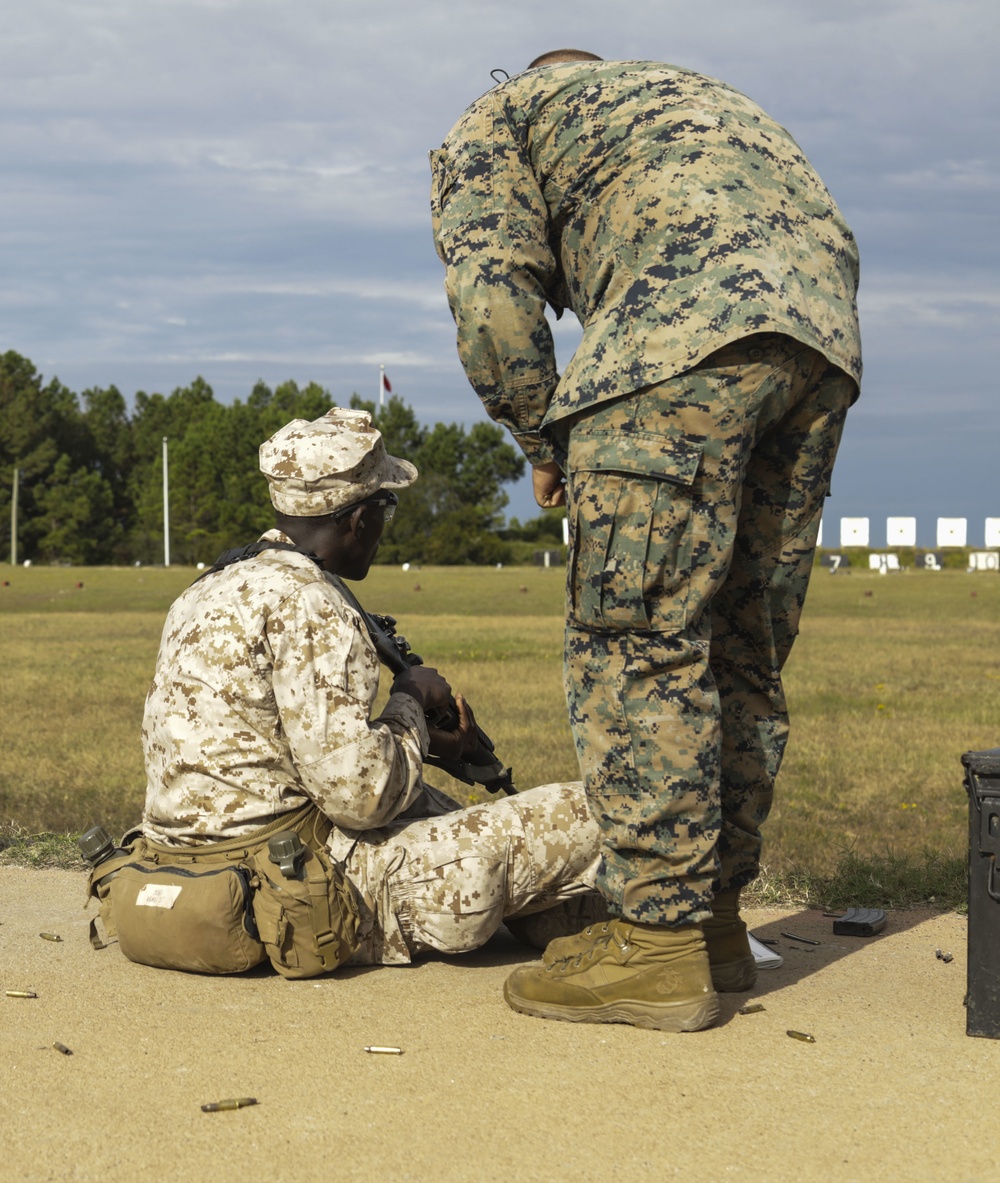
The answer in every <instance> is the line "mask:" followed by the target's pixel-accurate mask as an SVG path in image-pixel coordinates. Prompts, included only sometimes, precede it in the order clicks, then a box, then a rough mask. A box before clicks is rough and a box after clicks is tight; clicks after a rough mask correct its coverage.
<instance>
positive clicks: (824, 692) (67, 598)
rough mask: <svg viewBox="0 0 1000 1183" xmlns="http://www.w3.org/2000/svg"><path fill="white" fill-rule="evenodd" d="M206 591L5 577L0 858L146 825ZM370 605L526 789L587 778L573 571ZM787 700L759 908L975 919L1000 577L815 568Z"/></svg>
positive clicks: (381, 596) (385, 582) (998, 712)
mask: <svg viewBox="0 0 1000 1183" xmlns="http://www.w3.org/2000/svg"><path fill="white" fill-rule="evenodd" d="M196 574H197V572H194V571H192V570H190V569H184V568H171V569H170V570H166V571H165V570H163V569H158V568H124V569H112V568H85V569H81V568H30V569H23V568H15V569H9V568H8V569H7V570H6V571H3V572H2V573H0V584H2V582H3V581H6V582H7V586H0V661H2V663H3V669H4V678H3V679H2V681H0V711H2V717H3V719H4V748H3V758H2V761H0V860H6V861H19V862H25V863H29V864H33V865H46V860H55V861H56V863H57V864H58V863H59V862H60V860H63V861H65V860H67V859H69V860H72V859H75V842H74V841H73V839H72V835H75V834H76V833H78V832H80V831H81V830H83V829H85V828H87V827H88V826H89V825H91V824H92V823H93V822H95V821H103V822H104V823H105V824H106V825H108V826H109V828H111V829H112V830H117V831H118V832H121V831H123V830H124V829H126V828H128V827H129V826H131V825H132V824H134V822H135V821H136V820H137V818H138V816H139V813H140V812H141V808H142V794H143V781H144V778H143V771H142V758H141V751H140V748H139V738H138V733H139V725H140V721H141V717H142V705H143V698H144V696H145V691H146V688H147V686H148V683H149V680H150V677H151V675H152V670H153V663H154V660H155V656H156V648H157V644H158V640H159V633H160V629H161V627H162V622H163V617H164V614H165V612H166V609H167V607H168V605H169V603H170V602H171V600H172V599H173V598H174V596H175V595H176V594H177V593H178V592H179V591H180V590H181V589H182V588H184V587H186V586H187V584H188V583H190V582H191V580H192V579H193V578H194V577H195V575H196ZM79 583H82V584H83V586H82V587H78V586H77V584H79ZM354 590H355V591H356V592H357V594H358V595H359V597H360V598H361V600H362V602H363V603H364V604H365V605H366V606H367V607H369V608H371V609H372V610H374V611H380V612H389V613H391V614H392V615H394V616H396V617H397V620H398V627H399V631H400V632H401V633H403V634H404V635H405V636H406V637H407V638H408V640H409V641H410V643H411V644H412V646H413V648H414V649H415V650H416V651H417V652H419V653H420V654H421V655H422V656H423V657H424V658H425V660H426V661H427V663H428V664H431V665H436V666H438V667H439V668H440V669H441V671H442V672H443V673H444V674H445V676H447V677H448V678H449V680H450V681H451V682H452V685H453V686H454V687H455V688H456V689H458V690H461V691H462V692H463V693H465V694H466V695H467V696H468V698H469V700H470V701H471V702H472V704H473V706H474V708H475V709H476V712H477V718H478V720H479V722H480V724H481V725H482V726H483V727H484V728H485V730H486V731H487V732H489V733H490V735H491V736H492V737H493V738H494V740H495V741H496V744H497V751H498V754H499V755H500V756H501V758H502V759H504V761H505V762H506V763H509V764H512V765H513V767H514V772H515V778H516V781H517V783H518V785H519V786H520V787H530V786H531V785H534V784H539V783H544V782H546V781H555V780H565V779H575V778H576V776H577V771H576V760H575V755H574V752H573V746H572V742H571V738H570V733H569V728H568V725H567V723H566V710H565V704H564V701H563V695H562V685H561V676H562V675H561V631H562V600H563V573H562V571H561V570H556V569H547V570H546V569H541V568H505V569H501V570H492V569H485V570H484V569H476V568H425V569H413V570H410V571H405V572H404V571H402V570H401V569H399V568H395V567H393V568H389V567H380V568H375V569H373V571H372V573H371V575H370V576H369V578H368V579H367V580H366V581H365V583H363V584H360V585H354ZM786 688H787V691H788V698H789V703H790V707H791V712H792V737H791V741H790V744H789V748H788V752H787V755H786V759H785V763H784V766H783V768H782V772H781V777H780V779H779V784H778V792H777V797H776V802H775V808H774V810H773V812H772V815H771V818H770V820H769V821H768V823H767V827H766V829H765V858H766V863H767V872H766V873H765V874H764V875H762V877H761V879H760V880H759V881H758V883H757V884H756V885H755V887H754V892H753V897H754V898H758V899H760V900H762V901H770V900H772V899H775V898H778V897H781V896H782V895H783V898H784V899H787V900H801V901H809V902H813V903H818V902H822V903H824V904H826V905H828V906H831V907H836V906H844V905H846V904H847V903H854V904H857V905H859V906H865V905H868V906H876V905H878V906H887V905H891V906H903V905H905V904H913V903H918V902H935V903H938V904H940V905H942V906H955V905H956V904H959V903H960V902H961V900H962V899H963V898H964V890H965V889H964V860H965V843H966V827H967V820H966V819H967V809H968V805H967V800H966V795H965V792H964V789H963V787H962V769H961V766H960V763H959V759H960V756H961V754H962V753H963V752H964V751H967V750H974V749H981V748H990V747H996V746H1000V579H998V578H997V577H996V576H995V575H991V574H985V573H984V574H976V575H967V574H966V573H964V572H957V571H956V572H952V571H948V572H940V573H925V572H907V573H903V574H900V575H890V576H884V577H880V576H878V575H876V574H869V573H868V572H867V571H864V572H862V571H857V572H852V573H851V574H850V575H844V574H838V575H836V576H834V577H832V578H831V577H830V576H829V575H828V574H827V573H826V571H825V570H821V569H817V571H816V574H815V577H814V580H813V586H812V589H811V591H810V598H809V602H808V604H807V607H806V612H805V614H804V617H803V622H802V632H801V635H800V637H799V640H798V642H797V644H796V647H795V650H794V651H793V654H792V657H791V659H790V661H789V665H788V669H787V671H786ZM431 779H432V780H435V781H436V782H437V783H439V784H441V786H442V787H447V788H449V791H454V787H455V786H454V785H453V783H452V782H450V781H448V778H446V777H444V776H443V774H438V775H437V776H436V777H435V776H432V777H431ZM457 795H461V792H459V793H458V794H457ZM67 835H69V836H71V837H69V838H67V837H66V836H67ZM60 852H62V853H60Z"/></svg>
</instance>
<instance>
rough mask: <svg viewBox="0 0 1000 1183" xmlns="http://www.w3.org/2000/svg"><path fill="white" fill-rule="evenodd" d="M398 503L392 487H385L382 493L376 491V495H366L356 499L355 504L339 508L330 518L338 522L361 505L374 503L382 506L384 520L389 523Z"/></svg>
mask: <svg viewBox="0 0 1000 1183" xmlns="http://www.w3.org/2000/svg"><path fill="white" fill-rule="evenodd" d="M398 504H399V498H398V497H397V496H396V494H395V493H393V492H392V491H391V490H390V489H383V490H382V492H381V493H376V494H375V496H374V497H366V498H365V499H364V501H355V502H354V504H353V505H345V506H344V508H343V509H338V510H337V512H336V513H332V514H330V520H331V521H332V522H336V521H339V520H340V519H341V518H346V517H347V515H348V514H352V513H354V511H355V510H356V509H357V508H358V506H359V505H373V506H381V507H382V510H383V514H384V521H385V524H386V525H388V524H389V523H390V522H391V521H392V515H393V514H394V513H395V512H396V506H397V505H398Z"/></svg>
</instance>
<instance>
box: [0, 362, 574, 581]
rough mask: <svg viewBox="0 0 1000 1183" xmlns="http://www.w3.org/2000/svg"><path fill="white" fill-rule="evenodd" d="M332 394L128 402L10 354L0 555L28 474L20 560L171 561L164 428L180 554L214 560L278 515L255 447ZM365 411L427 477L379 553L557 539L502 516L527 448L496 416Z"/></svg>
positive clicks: (1, 374)
mask: <svg viewBox="0 0 1000 1183" xmlns="http://www.w3.org/2000/svg"><path fill="white" fill-rule="evenodd" d="M334 405H336V403H335V400H334V399H333V398H332V396H331V394H330V392H329V391H327V390H324V389H323V388H322V387H321V386H319V385H317V384H316V383H314V382H310V383H309V384H308V385H307V386H305V387H299V386H298V385H297V384H296V383H295V382H291V381H289V382H284V383H281V384H280V385H279V386H277V387H275V388H274V389H271V387H269V386H267V385H266V384H265V383H264V382H258V383H257V384H256V385H255V386H254V388H253V390H252V391H251V392H250V394H249V395H248V397H247V399H246V401H245V402H244V401H242V400H240V399H236V400H235V401H234V402H233V403H231V404H223V403H219V402H217V401H216V399H215V396H214V394H213V391H212V388H211V386H209V385H208V383H207V382H205V381H204V380H203V379H201V378H196V379H195V380H194V381H193V382H192V383H191V385H190V386H184V387H179V388H178V389H176V390H174V391H173V393H172V394H170V395H162V394H146V393H145V392H144V391H139V392H138V393H137V394H136V395H135V399H134V404H133V408H132V411H131V413H129V410H128V406H127V404H126V400H125V398H124V396H123V395H122V394H121V392H120V391H119V390H118V389H117V387H115V386H108V387H106V388H97V387H95V388H93V389H90V390H85V391H84V392H83V393H82V395H79V396H78V395H77V394H75V393H74V392H73V391H71V390H69V389H67V387H65V386H63V385H62V383H60V382H59V381H58V379H52V380H50V381H48V382H46V381H44V379H43V377H42V375H41V374H39V373H38V371H37V370H36V369H35V367H34V365H33V364H32V363H31V361H29V360H28V359H27V358H25V357H22V356H21V355H20V354H17V353H14V352H12V351H11V352H7V353H4V354H0V554H4V553H6V554H7V555H8V556H9V555H10V554H11V541H12V540H11V516H12V515H11V499H12V494H13V486H14V471H15V469H16V470H17V471H18V484H17V495H18V505H17V558H18V560H19V561H21V560H26V559H30V560H31V561H32V562H41V563H71V564H75V565H95V564H119V565H130V564H133V563H136V562H138V563H143V564H148V563H154V564H155V563H160V562H162V561H163V554H164V539H163V447H162V441H163V438H164V437H167V439H168V440H169V445H168V447H169V489H170V503H169V504H170V558H171V562H176V563H178V564H184V565H187V564H191V565H193V564H196V563H199V562H203V563H211V562H212V561H213V560H214V559H215V557H216V556H217V555H218V554H219V553H220V552H221V551H223V550H225V549H227V548H228V547H231V546H238V545H242V544H243V543H244V542H250V541H252V540H253V539H255V538H256V537H257V536H258V535H259V534H260V533H262V532H263V531H264V530H266V529H268V528H269V527H270V526H271V525H273V520H274V511H273V509H272V507H271V503H270V499H269V497H268V491H267V483H266V481H265V480H264V478H263V477H262V476H261V473H260V470H259V468H258V457H257V449H258V447H259V445H260V444H261V443H262V442H263V441H264V440H265V439H267V438H268V437H269V436H271V435H273V434H274V432H275V431H277V430H278V428H279V427H281V426H282V425H283V424H285V423H287V422H288V421H289V420H290V419H316V418H318V417H319V416H320V415H322V414H324V413H325V412H326V411H328V410H329V409H330V407H331V406H334ZM349 405H350V406H352V407H355V408H362V409H364V410H367V411H370V412H371V413H372V417H373V419H374V421H375V424H376V426H377V427H378V428H379V430H380V431H381V432H382V435H383V437H384V438H385V443H386V447H387V448H388V450H389V451H390V452H391V453H392V454H393V455H397V456H403V457H405V458H406V459H408V460H411V461H413V463H414V464H416V466H417V468H418V469H419V471H420V480H419V481H418V482H417V483H416V485H414V486H412V487H411V488H409V489H407V490H406V491H405V493H404V495H403V496H401V498H400V504H399V508H398V509H397V511H396V516H395V518H394V520H393V524H392V527H391V529H389V530H387V531H386V533H385V535H384V536H383V541H382V545H381V548H380V551H379V561H380V562H387V563H396V562H421V563H428V564H453V563H490V564H493V563H499V562H509V561H511V559H512V557H518V555H517V554H516V553H515V552H516V551H517V544H518V542H520V543H521V544H522V551H521V553H523V544H524V543H525V542H530V541H536V540H537V541H539V543H540V544H544V545H550V544H551V543H552V542H553V541H554V540H555V539H557V538H558V537H559V536H560V531H561V527H560V523H559V520H558V515H556V516H553V515H543V516H542V517H541V518H539V519H537V520H535V521H533V522H528V523H526V524H525V526H523V527H522V526H520V524H519V523H518V522H517V520H516V519H514V521H513V522H511V523H510V525H509V526H507V525H505V521H504V514H503V510H504V508H505V506H506V505H507V503H508V498H507V494H506V493H505V492H504V486H505V485H507V484H509V483H510V482H512V481H515V480H517V479H518V478H519V477H520V476H522V474H523V472H524V467H525V465H524V458H523V457H522V456H521V455H520V453H519V452H518V451H517V450H516V449H515V448H514V447H513V446H512V445H511V444H510V443H508V442H507V440H506V436H505V433H504V432H503V431H502V429H501V428H499V427H497V426H495V425H494V424H491V423H476V424H474V425H473V426H472V427H471V428H470V429H468V430H466V429H465V428H464V427H463V426H461V425H459V424H454V423H452V424H444V423H437V424H435V425H434V426H433V427H426V426H423V425H421V424H419V423H418V422H417V419H416V416H415V415H414V413H413V411H412V409H411V408H410V407H409V406H407V405H406V404H405V403H404V402H403V401H402V400H401V399H399V398H398V397H396V396H392V397H390V398H389V400H388V402H387V403H386V404H385V406H384V407H376V406H375V405H374V404H373V403H370V402H366V401H364V400H362V399H361V398H360V397H359V396H358V395H357V394H354V395H352V396H351V399H350V402H349Z"/></svg>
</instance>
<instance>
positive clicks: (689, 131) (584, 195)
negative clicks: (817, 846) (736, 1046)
mask: <svg viewBox="0 0 1000 1183" xmlns="http://www.w3.org/2000/svg"><path fill="white" fill-rule="evenodd" d="M431 158H432V169H433V185H432V197H431V204H432V215H433V228H434V239H435V244H436V247H437V250H438V254H439V255H440V257H441V259H442V261H443V263H444V265H445V268H446V281H445V284H446V290H447V294H448V300H449V303H450V306H451V310H452V313H453V315H454V317H455V321H456V324H457V328H458V351H459V355H460V358H461V360H462V363H463V365H464V367H465V371H466V373H467V375H468V377H469V381H470V382H471V384H472V386H473V387H474V388H475V390H476V392H477V394H478V395H479V397H480V399H481V400H482V402H483V405H484V407H485V408H486V411H487V412H488V414H489V415H490V416H491V417H492V418H493V419H495V420H496V421H497V422H498V423H501V424H504V425H505V426H506V427H507V428H509V430H510V431H511V432H512V434H513V436H514V438H515V439H516V441H517V442H518V444H519V445H520V447H521V449H522V450H523V452H524V454H525V456H526V457H527V458H528V460H529V461H530V463H531V464H532V466H533V484H534V491H535V497H536V500H537V501H538V503H539V504H540V505H542V506H557V505H562V504H565V505H566V507H567V514H568V517H569V526H570V554H569V566H568V575H567V604H566V635H565V682H566V694H567V700H568V705H569V713H570V721H571V725H572V728H573V733H574V737H575V742H576V749H577V753H578V756H579V760H580V766H581V770H582V773H583V777H584V781H585V785H586V792H587V798H588V801H589V804H590V808H591V810H592V811H593V814H594V817H595V819H596V820H597V821H598V823H599V824H600V826H601V830H602V834H603V845H602V858H601V865H600V871H599V875H598V879H597V886H598V888H599V890H600V892H601V893H602V895H603V897H604V898H605V900H606V901H607V904H608V909H609V916H610V919H609V920H608V922H606V923H603V924H596V925H592V926H590V927H589V928H587V929H586V930H585V931H583V932H582V933H580V934H578V935H576V936H572V937H565V938H562V939H561V940H556V941H554V942H553V943H552V944H551V945H550V946H549V948H548V950H547V951H546V954H545V957H544V959H543V964H542V966H541V967H528V968H523V969H519V970H517V971H515V972H514V973H513V974H512V975H511V977H510V978H509V979H508V981H507V984H506V988H505V994H506V997H507V1000H508V1002H509V1003H510V1005H511V1006H513V1007H514V1008H515V1009H517V1010H519V1011H523V1012H526V1013H529V1014H534V1015H539V1016H542V1017H547V1018H558V1019H570V1020H583V1021H591V1022H631V1023H635V1024H637V1025H640V1026H645V1027H653V1028H657V1029H661V1030H697V1029H699V1028H701V1027H705V1026H708V1025H709V1024H710V1023H712V1022H713V1021H714V1019H715V1016H716V1014H717V1010H718V1000H717V996H716V991H718V990H745V989H749V988H750V986H752V985H753V982H754V980H755V977H756V969H755V965H754V960H753V957H752V955H751V952H750V946H749V942H748V939H747V935H746V927H745V924H744V922H743V921H742V920H741V919H740V914H739V895H740V889H741V888H742V887H743V886H745V885H746V884H748V883H750V882H751V881H752V880H753V879H754V878H755V877H756V876H757V874H758V871H759V865H760V850H761V836H760V826H761V824H762V823H763V821H764V820H765V818H766V817H767V814H768V811H769V809H770V805H771V800H772V793H773V785H774V779H775V776H776V775H777V772H778V768H779V765H780V763H781V757H782V754H783V751H784V747H785V742H786V737H787V733H788V716H787V711H786V707H785V699H784V694H783V691H782V684H781V670H782V667H783V665H784V663H785V660H786V659H787V657H788V654H789V651H790V649H791V646H792V642H793V639H794V637H795V634H796V632H797V630H798V621H799V616H800V613H801V609H802V604H803V601H804V598H805V594H806V587H807V584H808V580H809V574H810V570H811V567H812V562H813V556H814V550H815V546H816V538H817V532H818V528H819V521H820V514H821V511H822V507H823V499H824V497H825V496H826V494H827V492H828V489H829V484H830V474H831V470H832V468H833V462H834V458H835V455H836V452H837V447H838V444H839V441H840V436H841V432H842V429H843V424H844V418H845V416H846V413H847V409H848V407H849V406H850V405H851V404H852V403H853V402H854V400H855V399H856V398H857V396H858V390H859V381H860V377H861V354H860V339H859V331H858V321H857V306H856V299H855V297H856V292H857V284H858V256H857V250H856V246H855V241H854V238H853V236H852V234H851V232H850V230H849V229H848V227H847V225H846V224H845V222H844V219H843V217H842V215H841V213H840V211H839V210H838V208H837V206H836V204H835V202H834V200H833V198H832V197H831V196H830V194H829V193H828V191H827V189H826V188H825V186H824V185H823V183H822V181H821V180H820V178H819V177H818V176H817V174H816V172H815V171H814V170H813V168H812V166H811V165H810V163H809V161H808V160H807V159H806V158H805V156H804V154H803V152H802V150H801V149H800V148H799V146H798V145H797V144H796V142H795V141H794V140H793V139H792V137H791V136H790V135H789V133H788V132H787V131H785V129H784V128H782V127H780V126H779V125H778V124H777V123H775V122H774V120H773V119H771V118H770V117H769V116H768V115H766V114H765V113H764V111H762V110H761V109H760V107H758V106H757V105H756V104H754V103H753V102H751V101H750V99H748V98H746V97H745V96H744V95H742V94H740V93H739V92H738V91H736V90H734V89H733V88H732V87H730V86H727V85H726V84H725V83H722V82H719V81H718V80H716V79H713V78H707V77H704V76H702V75H700V74H696V73H693V72H692V71H690V70H686V69H682V68H680V67H677V66H670V65H664V64H661V63H658V62H646V61H634V62H633V61H626V62H621V61H618V62H605V61H602V60H601V59H600V58H598V57H595V55H593V54H591V53H585V52H583V51H578V50H559V51H555V52H552V53H548V54H544V55H543V56H542V57H540V58H537V59H536V60H535V61H534V62H532V63H531V65H530V66H529V67H528V69H526V70H525V71H524V72H522V73H520V74H518V75H516V76H515V77H513V78H510V79H508V80H507V81H505V82H503V83H502V84H500V85H498V86H496V87H495V88H494V89H492V90H490V91H489V92H488V93H487V94H485V95H484V96H483V97H482V98H480V99H479V100H477V101H476V102H474V103H473V104H472V105H471V106H470V107H469V108H468V109H467V110H466V111H465V113H464V114H463V115H462V117H461V119H460V120H459V121H458V123H457V124H456V125H455V127H454V128H453V129H452V130H451V132H450V133H449V134H448V137H447V139H446V140H445V142H444V145H443V147H442V148H441V149H440V150H438V151H435V152H432V153H431ZM567 308H568V309H570V310H571V311H572V312H573V313H575V315H576V316H577V318H578V320H579V321H580V324H581V326H582V338H581V340H580V343H579V346H578V347H577V349H576V351H575V353H574V354H573V356H572V358H571V360H570V361H569V363H568V365H567V366H566V369H565V371H564V372H563V373H562V374H559V373H558V372H557V367H556V356H555V351H554V348H553V340H552V332H551V328H550V321H549V318H548V314H549V313H551V314H552V315H553V316H554V317H556V318H558V317H560V316H561V315H562V313H563V311H564V310H565V309H567Z"/></svg>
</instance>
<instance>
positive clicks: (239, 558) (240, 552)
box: [195, 542, 323, 583]
mask: <svg viewBox="0 0 1000 1183" xmlns="http://www.w3.org/2000/svg"><path fill="white" fill-rule="evenodd" d="M265 550H291V551H294V552H295V553H296V554H300V555H305V557H306V558H307V559H312V561H313V562H314V563H316V564H317V565H318V566H320V567H322V566H323V560H322V559H320V558H319V557H318V556H317V555H314V554H313V552H312V551H311V550H306V549H305V547H303V546H296V545H295V543H294V542H251V543H250V545H249V546H234V547H233V548H232V550H224V551H223V552H222V554H221V555H219V557H218V558H217V559H216V560H215V562H214V563H213V564H212V565H211V567H209V569H208V570H207V571H203V572H202V573H201V574H200V575H199V576H198V579H196V580H195V583H197V582H198V580H200V579H205V578H206V577H207V576H209V575H214V574H215V572H216V571H224V570H225V569H226V567H231V566H232V565H233V563H242V562H243V560H244V559H255V558H256V557H257V556H258V555H259V554H263V552H264V551H265Z"/></svg>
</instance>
